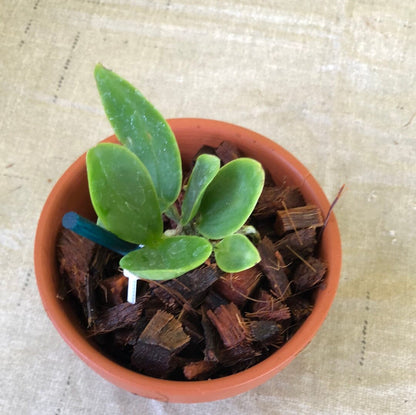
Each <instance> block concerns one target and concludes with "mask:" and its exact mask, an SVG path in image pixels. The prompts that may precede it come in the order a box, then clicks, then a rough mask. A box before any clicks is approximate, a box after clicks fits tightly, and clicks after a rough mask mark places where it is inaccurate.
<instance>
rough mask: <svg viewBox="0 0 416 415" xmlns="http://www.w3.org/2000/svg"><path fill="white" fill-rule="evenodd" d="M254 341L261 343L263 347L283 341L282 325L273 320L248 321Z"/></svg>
mask: <svg viewBox="0 0 416 415" xmlns="http://www.w3.org/2000/svg"><path fill="white" fill-rule="evenodd" d="M248 327H249V331H250V335H251V337H252V340H253V342H257V343H260V345H261V347H265V346H269V345H273V346H276V347H277V346H279V345H281V344H282V343H283V340H284V339H283V336H282V326H281V324H278V323H276V322H275V321H272V320H253V321H250V322H249V323H248Z"/></svg>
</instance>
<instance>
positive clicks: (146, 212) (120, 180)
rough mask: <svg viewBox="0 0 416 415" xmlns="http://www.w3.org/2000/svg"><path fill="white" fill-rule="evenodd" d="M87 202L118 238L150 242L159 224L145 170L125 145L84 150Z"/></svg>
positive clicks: (158, 232) (157, 235)
mask: <svg viewBox="0 0 416 415" xmlns="http://www.w3.org/2000/svg"><path fill="white" fill-rule="evenodd" d="M87 173H88V185H89V190H90V196H91V201H92V204H93V207H94V209H95V212H96V213H97V216H98V218H99V223H101V224H102V225H103V226H104V227H105V228H106V229H107V230H109V231H110V232H113V233H114V234H116V235H117V236H118V237H120V238H121V239H124V240H125V241H128V242H133V243H137V244H139V243H142V244H146V243H151V242H152V241H153V240H155V239H156V240H158V239H160V237H161V235H162V232H163V223H162V218H161V213H160V209H159V202H158V199H157V195H156V191H155V188H154V186H153V182H152V179H151V178H150V175H149V172H148V171H147V169H146V167H145V166H144V165H143V163H142V162H141V161H140V160H139V159H138V158H137V156H135V155H134V154H133V153H132V152H131V151H130V150H128V149H127V148H125V147H123V146H120V145H118V144H110V143H105V144H99V145H98V146H96V147H94V148H92V149H90V150H89V151H88V153H87Z"/></svg>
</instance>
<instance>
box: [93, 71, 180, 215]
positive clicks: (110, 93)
mask: <svg viewBox="0 0 416 415" xmlns="http://www.w3.org/2000/svg"><path fill="white" fill-rule="evenodd" d="M94 74H95V79H96V83H97V87H98V91H99V93H100V96H101V100H102V103H103V106H104V110H105V112H106V114H107V118H108V119H109V121H110V123H111V125H112V126H113V128H114V131H115V133H116V135H117V137H118V139H119V140H120V142H121V143H123V144H124V145H125V146H126V147H127V148H129V149H130V150H131V151H132V152H133V153H135V154H136V155H137V157H139V159H140V160H141V161H142V162H143V164H144V165H145V166H146V168H147V169H148V170H149V173H150V176H151V177H152V180H153V184H154V186H155V189H156V193H157V195H158V198H159V203H160V210H161V211H162V212H164V211H165V210H166V209H167V208H168V206H169V205H171V204H172V203H173V202H174V201H175V200H176V199H177V197H178V195H179V192H180V189H181V185H182V168H181V158H180V153H179V148H178V145H177V142H176V139H175V136H174V134H173V132H172V130H171V128H170V127H169V125H168V123H167V122H166V120H165V119H164V118H163V117H162V115H161V114H160V113H159V112H158V111H157V110H156V109H155V108H154V107H153V105H152V104H151V103H150V102H148V101H147V100H146V98H144V97H143V95H142V94H141V93H140V92H139V91H138V90H137V89H135V88H134V87H133V86H132V85H131V84H129V83H128V82H127V81H126V80H124V79H123V78H121V77H120V76H118V75H117V74H115V73H114V72H112V71H110V70H108V69H106V68H104V67H103V66H102V65H100V64H98V65H97V66H96V68H95V72H94Z"/></svg>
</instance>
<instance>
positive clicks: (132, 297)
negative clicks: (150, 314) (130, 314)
mask: <svg viewBox="0 0 416 415" xmlns="http://www.w3.org/2000/svg"><path fill="white" fill-rule="evenodd" d="M123 274H124V276H125V277H127V278H128V279H129V282H128V286H127V301H128V302H129V303H130V304H136V290H137V280H139V279H140V277H138V276H137V275H135V274H133V273H131V272H130V271H127V270H126V269H123Z"/></svg>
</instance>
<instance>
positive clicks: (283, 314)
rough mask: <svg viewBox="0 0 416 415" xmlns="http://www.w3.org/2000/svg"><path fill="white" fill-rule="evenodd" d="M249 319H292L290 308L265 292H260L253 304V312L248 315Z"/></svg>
mask: <svg viewBox="0 0 416 415" xmlns="http://www.w3.org/2000/svg"><path fill="white" fill-rule="evenodd" d="M246 316H247V317H249V318H257V319H260V320H274V321H282V320H288V319H290V310H289V307H288V306H287V305H286V304H284V303H282V302H281V301H279V300H278V299H277V298H276V297H274V296H272V295H271V294H270V293H268V292H267V291H265V290H261V291H260V295H259V296H258V298H257V301H256V302H253V306H252V312H249V313H246Z"/></svg>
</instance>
